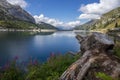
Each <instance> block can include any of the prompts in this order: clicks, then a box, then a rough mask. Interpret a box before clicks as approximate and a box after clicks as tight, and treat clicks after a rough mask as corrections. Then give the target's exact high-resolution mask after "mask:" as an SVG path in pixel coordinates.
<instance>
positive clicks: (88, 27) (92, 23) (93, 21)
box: [74, 19, 97, 30]
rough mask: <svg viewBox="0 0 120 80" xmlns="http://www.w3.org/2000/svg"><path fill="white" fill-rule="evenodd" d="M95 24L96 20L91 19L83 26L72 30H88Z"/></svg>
mask: <svg viewBox="0 0 120 80" xmlns="http://www.w3.org/2000/svg"><path fill="white" fill-rule="evenodd" d="M96 22H97V19H93V20H90V21H88V22H87V23H85V24H83V25H80V26H76V27H75V28H74V29H75V30H87V29H90V28H91V26H93V25H94V24H95V23H96Z"/></svg>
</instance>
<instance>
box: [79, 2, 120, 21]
mask: <svg viewBox="0 0 120 80" xmlns="http://www.w3.org/2000/svg"><path fill="white" fill-rule="evenodd" d="M117 7H120V0H100V1H99V3H91V4H87V5H82V6H81V7H80V9H79V11H81V12H83V14H81V15H80V16H82V17H79V19H82V18H83V16H84V17H85V18H87V17H86V16H88V19H89V18H91V19H93V18H95V19H96V18H99V16H101V15H102V14H104V13H106V12H108V11H110V10H112V9H114V8H117ZM85 15H86V16H85ZM90 15H92V16H91V17H90ZM97 16H98V17H97Z"/></svg>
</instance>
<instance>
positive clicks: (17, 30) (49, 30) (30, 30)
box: [0, 29, 57, 32]
mask: <svg viewBox="0 0 120 80" xmlns="http://www.w3.org/2000/svg"><path fill="white" fill-rule="evenodd" d="M56 31H57V30H55V29H0V32H56Z"/></svg>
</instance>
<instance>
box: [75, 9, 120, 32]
mask: <svg viewBox="0 0 120 80" xmlns="http://www.w3.org/2000/svg"><path fill="white" fill-rule="evenodd" d="M116 23H117V24H118V26H120V7H118V8H116V9H113V10H111V11H109V12H107V13H105V14H103V15H102V16H101V18H100V19H99V20H97V21H96V22H95V23H94V24H92V23H91V24H92V26H91V25H88V26H87V27H86V26H85V25H86V24H83V25H82V27H81V25H80V26H77V27H75V30H79V29H80V30H81V29H82V28H83V30H102V29H104V30H109V29H114V28H115V24H116ZM84 27H85V29H84Z"/></svg>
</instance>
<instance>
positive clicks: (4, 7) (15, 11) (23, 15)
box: [0, 0, 35, 23]
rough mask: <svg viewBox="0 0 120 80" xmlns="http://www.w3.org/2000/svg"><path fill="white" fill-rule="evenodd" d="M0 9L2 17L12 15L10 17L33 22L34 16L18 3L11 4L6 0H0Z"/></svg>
mask: <svg viewBox="0 0 120 80" xmlns="http://www.w3.org/2000/svg"><path fill="white" fill-rule="evenodd" d="M0 11H1V12H2V13H3V14H4V16H2V17H6V16H8V17H12V19H17V20H23V21H27V22H32V23H35V20H34V18H33V17H32V16H31V15H30V14H29V13H28V12H26V11H25V10H24V9H22V8H21V7H20V6H18V5H12V4H10V3H8V2H7V1H6V0H0Z"/></svg>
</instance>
